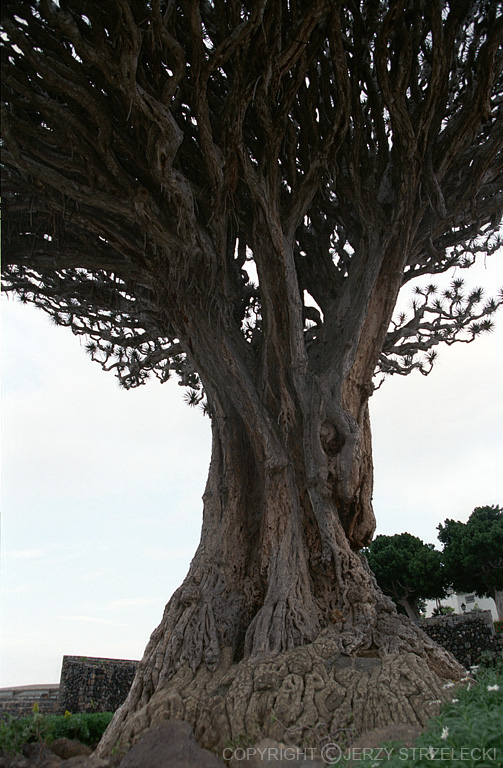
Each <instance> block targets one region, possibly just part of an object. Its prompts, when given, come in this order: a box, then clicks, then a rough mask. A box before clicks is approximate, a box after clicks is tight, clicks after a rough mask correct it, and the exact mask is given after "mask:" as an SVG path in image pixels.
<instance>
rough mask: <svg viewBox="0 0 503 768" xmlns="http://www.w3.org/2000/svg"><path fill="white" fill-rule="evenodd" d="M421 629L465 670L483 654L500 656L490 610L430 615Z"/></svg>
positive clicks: (501, 640)
mask: <svg viewBox="0 0 503 768" xmlns="http://www.w3.org/2000/svg"><path fill="white" fill-rule="evenodd" d="M420 626H421V628H422V629H423V631H424V632H426V634H427V635H429V636H430V637H431V639H432V640H435V642H437V643H438V644H439V645H441V646H443V647H444V648H445V649H446V650H448V651H450V652H451V653H452V655H453V656H454V657H455V658H456V659H457V660H458V661H459V662H460V663H461V664H463V666H464V667H469V666H471V665H473V664H478V662H479V661H480V655H481V654H482V653H483V652H484V651H496V652H497V653H501V654H503V638H501V637H497V636H496V633H495V631H494V624H493V619H492V615H491V611H470V613H465V614H462V615H457V614H448V615H447V616H432V617H431V618H429V619H422V621H421V622H420Z"/></svg>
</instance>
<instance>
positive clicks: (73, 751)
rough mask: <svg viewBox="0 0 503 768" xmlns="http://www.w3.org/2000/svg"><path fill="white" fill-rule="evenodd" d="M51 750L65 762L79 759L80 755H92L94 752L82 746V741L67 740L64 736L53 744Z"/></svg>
mask: <svg viewBox="0 0 503 768" xmlns="http://www.w3.org/2000/svg"><path fill="white" fill-rule="evenodd" d="M51 750H52V751H53V752H54V754H55V755H58V757H61V758H62V759H63V760H69V759H70V758H71V757H77V756H78V755H90V754H91V753H92V751H93V750H92V749H91V747H88V746H86V745H85V744H82V742H81V741H77V739H67V738H65V737H64V736H63V737H62V738H60V739H55V740H54V741H53V742H52V744H51Z"/></svg>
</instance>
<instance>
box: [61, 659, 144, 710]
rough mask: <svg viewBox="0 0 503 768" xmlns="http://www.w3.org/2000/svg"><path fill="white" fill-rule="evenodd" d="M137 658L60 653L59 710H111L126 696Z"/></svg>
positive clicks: (117, 706) (118, 705) (136, 664)
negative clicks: (106, 657) (61, 654)
mask: <svg viewBox="0 0 503 768" xmlns="http://www.w3.org/2000/svg"><path fill="white" fill-rule="evenodd" d="M137 666H138V662H137V661H130V660H125V659H98V658H90V657H86V656H63V666H62V668H61V681H60V686H59V707H60V710H61V712H63V713H64V712H65V711H68V712H71V713H72V714H74V713H76V712H115V710H116V709H118V708H119V707H120V705H121V704H122V703H123V701H124V699H125V698H126V696H127V694H128V692H129V689H130V687H131V683H132V682H133V678H134V676H135V672H136V668H137Z"/></svg>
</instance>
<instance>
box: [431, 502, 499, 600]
mask: <svg viewBox="0 0 503 768" xmlns="http://www.w3.org/2000/svg"><path fill="white" fill-rule="evenodd" d="M438 531H439V534H438V538H439V540H440V541H441V542H442V543H443V545H444V549H443V553H442V559H443V561H444V564H445V567H446V570H447V573H448V576H449V579H450V581H451V582H452V585H453V587H454V589H456V590H458V591H459V592H471V591H474V592H477V594H479V595H480V596H484V595H490V596H493V594H494V591H495V590H503V509H502V508H501V507H499V506H495V505H492V506H485V507H476V508H475V509H474V510H473V512H472V514H471V515H470V517H469V518H468V520H467V522H466V523H461V522H459V521H457V520H445V521H444V524H443V525H442V524H440V525H439V526H438Z"/></svg>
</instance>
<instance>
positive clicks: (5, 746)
mask: <svg viewBox="0 0 503 768" xmlns="http://www.w3.org/2000/svg"><path fill="white" fill-rule="evenodd" d="M34 736H35V729H34V724H33V719H32V718H31V717H22V718H17V717H13V716H12V715H7V716H5V717H4V718H2V720H0V755H12V754H15V753H16V752H20V751H21V747H22V746H23V744H25V743H26V742H27V741H32V740H33V737H34Z"/></svg>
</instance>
